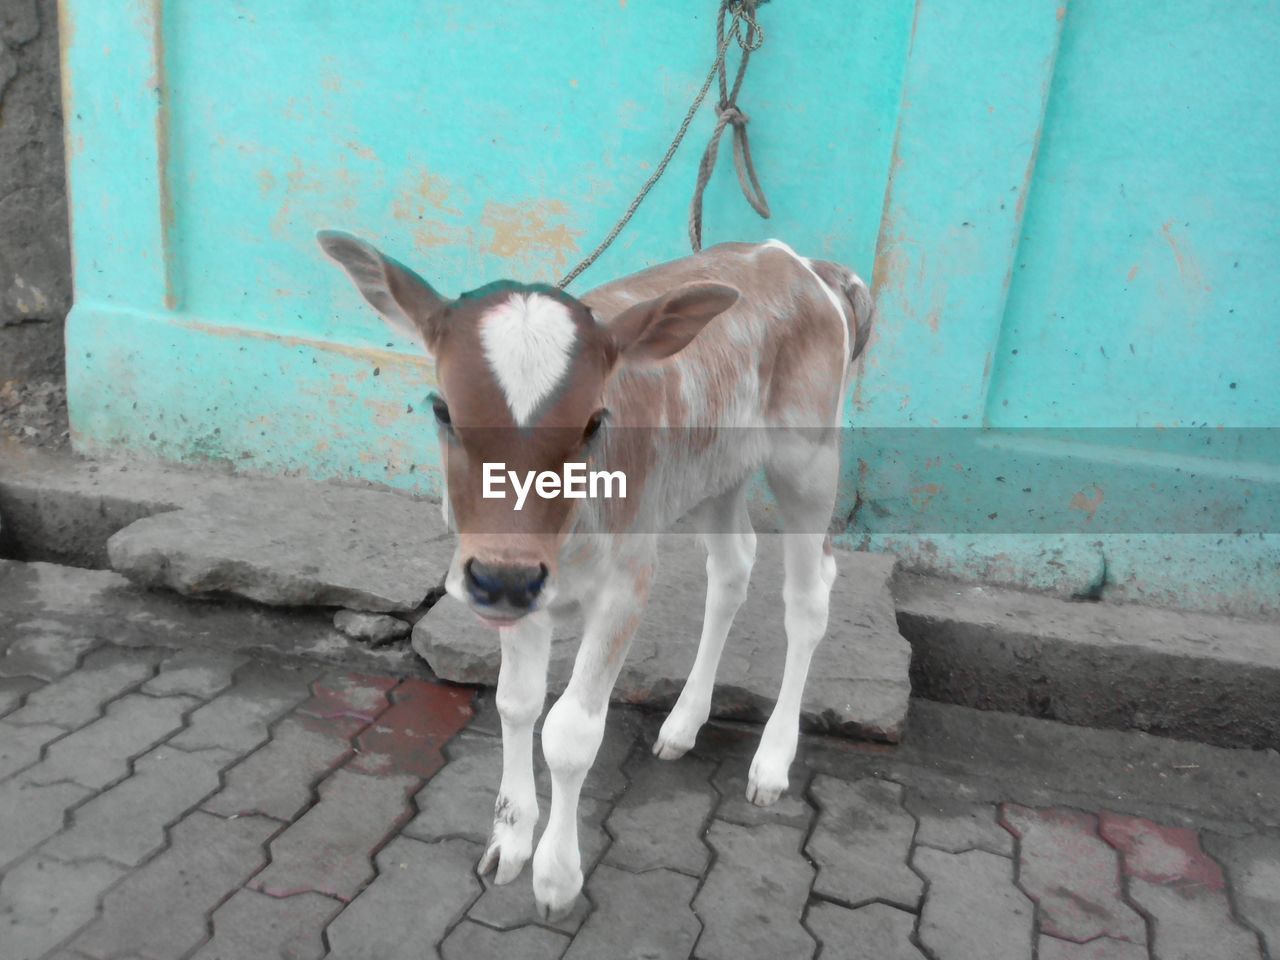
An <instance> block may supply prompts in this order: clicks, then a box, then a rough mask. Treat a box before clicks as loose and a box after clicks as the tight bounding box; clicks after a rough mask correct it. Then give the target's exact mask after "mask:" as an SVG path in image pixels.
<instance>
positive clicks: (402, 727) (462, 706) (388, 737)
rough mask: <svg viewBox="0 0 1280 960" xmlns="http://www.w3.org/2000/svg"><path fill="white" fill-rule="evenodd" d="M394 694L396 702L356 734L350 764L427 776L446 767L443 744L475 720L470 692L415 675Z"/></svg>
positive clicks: (361, 768) (365, 770)
mask: <svg viewBox="0 0 1280 960" xmlns="http://www.w3.org/2000/svg"><path fill="white" fill-rule="evenodd" d="M390 696H391V707H390V708H389V709H387V710H386V711H385V712H384V713H382V714H381V715H379V717H378V719H377V720H375V721H374V722H373V723H372V724H371V725H370V726H369V727H368V729H366V730H365V731H364V732H363V733H361V734H360V736H358V737H357V738H356V748H357V750H358V752H359V756H358V757H356V759H355V760H354V761H352V764H351V769H353V770H358V771H361V772H363V773H371V774H376V775H379V776H382V775H395V776H399V775H404V776H410V777H417V778H419V779H423V780H425V779H426V778H428V777H430V776H431V775H433V774H434V773H435V772H436V771H437V770H439V769H440V768H441V767H442V766H444V754H443V752H442V749H443V747H444V745H445V744H446V743H448V742H449V740H450V739H452V738H453V736H454V735H455V734H457V732H458V731H459V730H461V729H462V728H463V727H464V726H466V724H467V721H468V720H470V719H471V691H470V690H467V689H465V688H462V687H450V686H445V685H444V684H442V683H433V682H432V681H430V680H418V679H411V680H404V681H402V682H401V683H400V684H399V686H397V687H396V688H395V689H394V690H392V691H391V694H390Z"/></svg>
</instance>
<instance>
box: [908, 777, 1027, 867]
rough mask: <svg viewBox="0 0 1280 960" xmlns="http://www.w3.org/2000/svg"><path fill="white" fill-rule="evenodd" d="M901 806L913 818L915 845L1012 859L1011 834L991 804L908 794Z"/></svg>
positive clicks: (947, 797) (909, 792)
mask: <svg viewBox="0 0 1280 960" xmlns="http://www.w3.org/2000/svg"><path fill="white" fill-rule="evenodd" d="M903 806H905V807H906V808H907V811H908V812H909V813H911V815H912V816H914V817H915V818H916V824H917V827H916V843H923V844H925V845H927V846H930V847H937V848H938V849H939V850H946V851H947V852H948V853H963V852H964V851H966V850H986V851H987V852H988V853H998V854H1000V855H1001V856H1003V857H1012V856H1013V834H1011V833H1010V832H1009V831H1008V830H1006V829H1004V828H1003V827H1002V826H1000V824H999V823H998V822H997V820H996V807H995V805H994V804H990V803H974V802H973V801H970V800H965V799H962V798H960V797H955V796H947V795H936V794H935V795H929V796H925V795H921V794H919V793H915V792H914V791H910V790H908V791H907V793H906V795H905V796H904V797H903Z"/></svg>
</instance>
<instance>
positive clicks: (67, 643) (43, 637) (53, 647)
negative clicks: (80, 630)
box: [0, 631, 101, 680]
mask: <svg viewBox="0 0 1280 960" xmlns="http://www.w3.org/2000/svg"><path fill="white" fill-rule="evenodd" d="M99 643H101V641H100V640H98V639H97V638H96V637H86V636H78V635H71V636H68V635H66V634H62V633H57V632H53V631H51V632H49V633H35V634H29V635H28V636H25V637H22V638H21V639H20V640H15V641H14V642H13V643H11V644H10V645H9V649H8V650H6V651H5V655H4V657H3V658H0V675H3V676H8V677H17V676H29V677H39V678H40V679H41V680H56V679H58V677H60V676H62V675H63V674H66V673H70V672H71V671H72V670H74V669H75V668H76V664H77V663H79V662H80V658H81V657H82V656H84V655H85V654H86V653H88V652H89V651H90V650H92V649H93V648H94V647H96V646H98V644H99Z"/></svg>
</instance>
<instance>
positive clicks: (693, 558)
mask: <svg viewBox="0 0 1280 960" xmlns="http://www.w3.org/2000/svg"><path fill="white" fill-rule="evenodd" d="M780 541H781V538H780V537H772V536H761V537H760V542H759V548H758V554H759V555H758V560H757V563H756V568H755V571H754V573H753V576H752V583H753V589H752V590H751V591H750V594H749V595H748V597H747V600H746V602H745V604H744V605H743V607H742V609H741V610H740V611H739V613H738V616H737V618H736V619H735V620H734V625H733V631H732V633H731V635H730V637H729V642H728V645H727V647H726V649H725V655H724V658H723V661H722V663H721V665H720V670H719V671H718V673H717V676H716V690H715V696H714V699H713V702H712V716H716V717H727V718H731V719H741V720H755V721H758V720H763V719H765V718H766V717H767V716H768V713H769V711H770V710H771V709H772V707H773V703H774V700H775V698H776V697H777V694H778V683H779V678H780V677H781V673H782V662H783V658H784V656H785V641H784V639H783V638H784V636H785V631H784V630H783V623H782V618H783V607H782V604H781V603H780V602H779V597H778V595H777V589H776V586H775V585H776V584H780V583H781V582H782V575H781V566H782V557H781V553H782V547H781V542H780ZM659 555H660V563H659V565H658V573H657V579H656V581H655V583H654V587H653V592H652V600H651V602H650V603H649V604H648V605H647V607H646V608H645V612H644V616H643V618H642V620H641V625H640V628H639V630H638V631H637V633H636V636H635V638H634V639H633V641H632V644H631V652H630V654H629V655H628V657H627V662H626V663H625V664H624V665H623V668H622V672H621V674H620V676H619V678H618V682H617V684H616V685H615V687H614V689H613V692H612V697H613V700H614V701H615V702H618V703H644V704H647V705H650V706H656V707H670V706H671V705H672V704H674V703H675V700H676V697H677V696H678V695H679V693H680V690H681V689H682V687H683V686H684V681H685V678H686V677H687V676H688V674H689V669H690V668H691V667H692V665H693V658H694V655H695V653H696V652H697V643H696V639H697V636H698V631H699V629H700V628H701V621H702V613H703V606H704V599H705V594H706V573H705V570H706V554H705V551H704V550H703V549H702V547H701V546H700V545H699V544H698V543H697V542H696V538H695V537H691V536H688V535H686V534H679V533H676V534H671V535H668V536H664V537H663V538H662V540H661V545H660V549H659ZM836 555H837V556H836V559H837V564H838V566H839V568H840V576H839V577H838V578H837V580H836V584H835V587H834V589H833V591H832V596H831V620H830V626H829V629H828V631H827V636H826V638H825V639H824V640H823V642H822V643H821V644H819V646H818V649H817V651H816V652H815V654H814V658H813V664H812V667H811V669H810V672H809V681H808V683H807V684H806V686H805V697H804V706H803V717H804V720H805V723H806V725H807V726H808V727H809V728H811V729H816V730H824V731H839V732H843V733H848V734H853V735H857V736H864V737H869V738H871V739H878V740H888V741H890V742H897V740H898V739H899V737H900V736H901V731H902V725H903V723H904V721H905V718H906V713H907V704H908V700H909V695H910V682H909V679H908V675H907V672H908V667H909V663H910V656H911V650H910V647H909V646H908V644H907V642H906V640H904V639H903V638H902V636H901V634H899V633H898V627H897V619H896V614H895V611H894V605H893V597H892V595H891V593H890V591H889V581H890V579H891V577H892V573H893V566H894V561H893V558H892V557H888V556H885V555H882V554H873V553H849V552H846V551H841V550H837V551H836ZM566 631H567V632H564V633H563V634H562V633H561V632H559V631H558V632H557V635H556V639H555V641H554V642H553V645H552V654H551V666H550V672H549V677H548V680H549V689H550V690H552V691H553V692H555V693H559V692H561V691H563V690H564V687H565V684H566V683H567V682H568V679H569V675H570V672H571V670H572V665H573V659H574V656H575V654H576V651H577V647H578V636H579V634H578V632H577V628H576V627H566ZM413 647H414V649H415V650H416V651H417V652H418V653H419V654H420V655H421V656H422V657H424V658H425V659H426V661H427V662H428V663H429V664H430V665H431V668H432V670H433V671H434V672H435V673H436V675H437V676H440V677H443V678H444V679H446V680H453V681H455V682H459V683H483V684H488V685H493V684H495V683H496V682H497V676H498V663H499V661H500V659H501V658H500V653H499V648H498V643H497V637H496V636H495V634H494V631H493V630H491V629H489V628H486V627H484V626H483V625H482V624H480V623H479V622H478V621H477V620H476V618H475V617H474V616H472V614H471V613H470V611H468V610H467V609H466V608H465V607H464V606H463V605H462V604H461V603H459V602H458V601H456V600H454V599H453V598H452V597H449V596H445V597H443V598H442V599H441V600H440V601H439V602H438V603H436V604H435V606H433V607H432V608H431V610H430V611H429V612H428V613H427V614H426V616H424V617H423V618H422V619H421V620H419V621H418V622H417V624H415V626H414V630H413Z"/></svg>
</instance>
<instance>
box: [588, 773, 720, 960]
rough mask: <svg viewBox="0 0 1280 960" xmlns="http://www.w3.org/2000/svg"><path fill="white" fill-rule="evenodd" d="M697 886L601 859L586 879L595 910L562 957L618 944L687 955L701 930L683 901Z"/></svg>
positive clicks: (595, 953) (594, 953) (641, 953)
mask: <svg viewBox="0 0 1280 960" xmlns="http://www.w3.org/2000/svg"><path fill="white" fill-rule="evenodd" d="M656 762H659V763H661V762H662V761H656ZM697 890H698V881H697V880H696V879H694V878H693V877H687V876H684V875H683V874H679V873H675V872H673V871H671V870H650V871H649V872H648V873H643V874H636V873H629V872H627V871H625V870H618V869H615V868H613V867H611V866H609V865H607V864H601V865H600V866H599V867H597V868H596V870H595V872H594V873H593V874H592V875H591V881H590V883H588V884H587V895H588V896H589V897H590V899H591V902H592V903H594V904H595V910H593V911H592V912H591V915H590V916H588V917H587V920H586V923H584V924H583V925H582V929H581V930H579V931H578V935H577V936H576V937H574V938H573V944H572V945H571V946H570V947H569V951H568V953H566V954H565V958H566V960H596V958H598V957H605V956H609V955H611V954H613V953H616V952H618V950H619V946H620V945H625V946H623V947H622V949H624V950H625V951H626V953H627V955H629V956H632V957H664V958H667V957H669V958H672V960H676V958H680V957H687V956H689V954H690V953H692V952H693V945H694V943H696V942H697V939H698V934H699V933H701V931H702V924H701V923H699V922H698V918H697V917H696V916H694V913H693V910H692V908H691V907H690V906H689V904H690V902H691V901H692V900H693V896H694V894H695V893H696V892H697Z"/></svg>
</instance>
